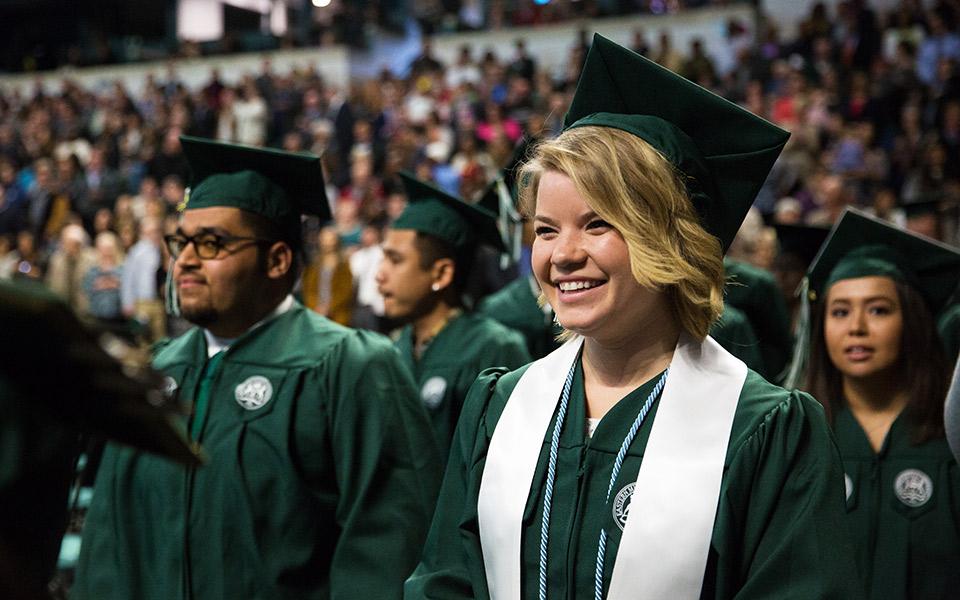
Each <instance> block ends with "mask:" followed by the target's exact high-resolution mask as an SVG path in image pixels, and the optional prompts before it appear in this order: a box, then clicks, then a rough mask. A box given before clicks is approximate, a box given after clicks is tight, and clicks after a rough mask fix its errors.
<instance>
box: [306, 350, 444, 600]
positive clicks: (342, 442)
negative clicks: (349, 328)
mask: <svg viewBox="0 0 960 600" xmlns="http://www.w3.org/2000/svg"><path fill="white" fill-rule="evenodd" d="M341 351H342V352H343V355H342V356H341V357H339V360H331V361H330V362H329V363H328V364H330V365H331V366H330V370H331V372H328V373H325V374H324V375H323V376H324V377H326V378H328V381H329V382H330V386H331V390H332V391H333V392H334V393H333V394H332V395H331V396H332V397H333V398H336V399H337V400H336V404H335V406H334V407H333V410H332V411H331V415H330V419H331V437H330V443H331V444H332V446H333V456H334V461H335V470H336V482H337V491H338V500H337V505H336V521H337V524H338V526H339V529H340V536H339V538H338V540H337V542H336V546H335V548H334V549H333V556H332V560H331V566H330V597H332V598H357V599H360V598H364V599H365V598H378V599H379V598H399V597H400V596H401V594H402V588H403V581H404V580H405V579H406V577H407V576H408V575H409V574H410V572H411V571H412V570H413V567H414V566H415V565H416V560H417V556H418V555H419V552H420V550H421V548H422V547H423V540H424V538H425V537H426V532H427V528H428V526H429V523H430V516H431V514H432V511H433V507H434V502H435V501H436V493H437V489H438V487H439V483H440V466H439V465H440V462H439V456H438V453H437V448H436V444H435V442H434V441H433V434H432V432H431V430H430V424H429V422H428V421H427V416H426V413H425V412H424V411H423V408H422V406H421V405H420V402H419V400H418V398H417V393H416V389H415V387H414V383H413V379H412V378H411V376H410V375H409V374H408V373H407V372H406V371H405V370H404V368H403V366H402V365H401V363H400V355H399V353H398V352H397V351H396V350H395V349H394V348H393V347H392V345H390V343H389V341H388V340H386V339H385V338H380V337H379V336H377V337H374V336H372V335H367V334H363V333H358V334H357V336H356V337H353V338H351V339H350V340H349V341H348V342H347V343H345V344H344V347H343V348H342V349H341Z"/></svg>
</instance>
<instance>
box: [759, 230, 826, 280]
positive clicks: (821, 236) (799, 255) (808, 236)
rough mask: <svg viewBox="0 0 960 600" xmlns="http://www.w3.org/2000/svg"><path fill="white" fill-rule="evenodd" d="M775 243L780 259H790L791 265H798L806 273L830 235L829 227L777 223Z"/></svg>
mask: <svg viewBox="0 0 960 600" xmlns="http://www.w3.org/2000/svg"><path fill="white" fill-rule="evenodd" d="M773 227H774V229H776V230H777V241H778V242H779V244H780V255H779V256H780V257H790V259H791V261H793V262H792V263H791V264H800V265H802V266H801V267H799V268H798V270H800V269H802V270H803V271H806V270H807V268H808V267H809V266H810V263H812V262H813V259H814V258H815V257H816V256H817V252H819V251H820V247H821V246H823V242H824V241H825V240H826V239H827V235H829V234H830V228H829V227H819V226H815V225H787V224H781V223H777V224H776V225H774V226H773Z"/></svg>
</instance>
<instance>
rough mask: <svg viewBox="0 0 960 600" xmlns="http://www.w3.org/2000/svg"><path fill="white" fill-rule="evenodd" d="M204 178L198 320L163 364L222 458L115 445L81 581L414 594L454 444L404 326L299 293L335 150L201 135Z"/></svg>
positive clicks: (198, 148)
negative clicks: (407, 362)
mask: <svg viewBox="0 0 960 600" xmlns="http://www.w3.org/2000/svg"><path fill="white" fill-rule="evenodd" d="M182 142H183V149H184V152H185V154H186V156H187V158H188V159H189V161H190V165H191V169H192V171H193V175H194V181H195V183H196V185H195V186H194V188H193V190H192V193H191V194H190V197H189V199H188V200H187V201H186V202H185V206H184V207H183V211H182V216H181V220H180V224H179V227H178V229H177V231H176V232H175V233H174V234H172V235H168V236H167V237H166V238H165V243H166V245H167V248H168V250H169V251H170V254H171V256H172V257H173V258H174V264H173V268H172V283H173V284H174V288H175V289H174V292H175V299H176V300H177V302H176V304H178V305H179V312H180V314H181V315H182V316H183V317H184V318H186V319H187V320H188V321H190V322H192V323H193V324H195V325H196V327H194V328H193V329H191V330H190V331H188V332H187V333H185V334H184V335H182V336H180V337H178V338H176V339H174V340H171V341H169V342H167V343H165V344H162V345H161V346H160V347H159V349H158V350H157V353H156V355H155V359H154V366H155V367H156V368H157V369H158V370H161V371H163V372H164V373H165V374H166V376H167V377H168V380H167V383H168V389H169V390H171V392H172V393H176V394H178V395H179V398H180V401H181V402H182V403H183V404H184V405H185V406H187V407H189V408H190V409H191V410H190V413H191V414H190V417H189V419H187V420H186V422H185V423H184V425H185V427H186V429H187V431H188V433H189V435H190V437H191V438H192V439H193V440H194V441H195V442H196V443H199V444H201V445H202V446H203V448H204V449H205V451H206V454H207V455H208V457H209V460H208V463H207V464H206V466H204V467H201V468H198V469H185V468H183V467H180V466H178V465H175V464H173V463H171V462H169V461H164V460H162V459H158V458H154V457H151V456H147V455H144V454H142V453H138V452H135V451H132V450H128V449H123V448H120V447H114V446H111V447H109V448H108V450H107V452H106V453H105V456H104V459H103V464H102V466H101V469H100V473H99V474H98V477H97V484H96V490H95V493H94V501H93V505H92V507H91V509H90V512H89V513H88V516H87V523H86V526H85V530H84V538H83V547H82V550H81V557H80V564H79V567H78V570H77V571H78V578H77V585H76V587H75V593H74V597H75V598H80V599H83V598H96V599H102V598H106V599H110V598H117V599H120V598H124V599H127V598H138V599H143V600H151V599H157V600H160V599H163V600H167V599H170V598H203V599H206V598H330V597H337V598H399V597H400V596H401V594H402V584H403V580H404V578H405V577H406V576H407V575H408V574H409V573H410V571H412V569H413V567H414V565H415V563H416V561H417V558H418V556H419V553H420V548H421V546H422V544H423V541H424V539H425V536H426V531H427V527H428V524H429V519H430V516H431V513H432V510H433V503H434V500H435V496H436V492H437V488H438V486H439V477H440V473H439V459H438V455H437V451H436V447H435V444H434V442H433V440H432V437H431V431H430V425H429V422H428V420H427V417H426V414H425V412H424V410H423V408H422V407H421V406H420V404H419V401H418V399H417V392H416V389H415V387H414V383H413V380H412V379H411V377H410V375H409V374H408V373H407V372H406V371H405V370H404V368H403V367H402V365H401V362H400V357H399V354H398V353H397V351H396V350H394V349H393V347H392V346H391V344H390V342H389V340H387V339H386V338H385V337H382V336H380V335H378V334H375V333H371V332H361V331H355V330H352V329H347V328H345V327H341V326H339V325H336V324H334V323H332V322H330V321H328V320H327V319H325V318H323V317H320V316H319V315H316V314H315V313H313V312H312V311H309V310H307V309H305V308H304V307H303V306H302V305H301V304H300V303H298V302H297V301H296V300H295V299H294V298H293V296H291V295H290V292H291V290H292V289H293V286H294V284H295V282H296V279H297V277H298V275H299V272H300V265H301V264H302V261H301V259H300V257H299V252H300V249H301V220H300V215H301V213H304V212H306V213H313V214H317V215H320V216H321V219H323V218H329V210H328V208H327V203H326V199H325V198H324V193H323V181H322V177H321V172H320V164H319V159H318V158H317V157H316V156H313V155H308V154H294V153H286V152H279V151H274V150H265V149H257V148H250V147H244V146H235V145H230V144H221V143H216V142H212V141H209V140H201V139H197V138H188V137H184V138H183V139H182Z"/></svg>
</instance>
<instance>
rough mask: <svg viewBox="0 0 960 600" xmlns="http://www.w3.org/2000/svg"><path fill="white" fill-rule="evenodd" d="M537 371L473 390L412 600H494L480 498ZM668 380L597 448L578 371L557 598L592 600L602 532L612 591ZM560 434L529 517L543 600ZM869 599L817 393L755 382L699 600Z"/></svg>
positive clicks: (553, 581)
mask: <svg viewBox="0 0 960 600" xmlns="http://www.w3.org/2000/svg"><path fill="white" fill-rule="evenodd" d="M524 371H525V369H520V370H518V371H514V372H512V373H507V372H506V371H505V370H503V369H491V370H489V371H485V372H484V373H483V374H482V375H481V376H480V377H479V378H478V380H477V382H476V384H475V385H474V387H473V388H471V391H470V395H469V397H468V399H467V403H466V405H465V407H464V411H463V415H462V417H461V419H460V424H459V426H458V429H457V432H456V435H455V437H454V440H453V447H452V450H451V453H450V458H449V464H448V466H447V473H446V478H445V479H444V483H443V487H442V489H441V493H440V500H439V503H438V506H437V512H436V514H435V515H434V520H433V524H432V526H431V529H430V535H429V537H428V539H427V545H426V549H425V551H424V556H423V560H422V562H421V563H420V565H419V566H418V567H417V570H416V571H415V572H414V574H413V575H412V576H411V578H410V579H409V580H407V584H406V588H405V592H406V593H405V597H406V598H409V599H413V598H437V599H439V598H443V599H448V600H449V599H454V598H488V597H489V594H488V590H487V580H486V576H485V570H484V560H483V554H482V550H481V546H480V536H479V529H478V516H477V499H478V494H479V489H480V483H481V478H482V476H483V471H484V464H485V460H486V455H487V450H488V446H489V444H490V439H491V437H492V436H493V432H494V428H495V427H496V425H497V422H498V420H499V418H500V416H501V413H502V411H503V409H504V406H505V405H506V402H507V399H508V398H509V397H510V394H511V392H512V391H513V388H514V387H515V386H516V384H517V382H518V381H519V379H520V377H521V375H522V374H523V372H524ZM564 375H565V374H562V373H561V374H558V377H561V378H562V377H564ZM657 379H659V376H657V377H654V378H653V379H651V380H650V381H649V382H647V383H645V384H644V385H642V386H640V387H639V388H638V389H636V390H634V391H633V392H632V393H630V394H628V395H627V396H626V397H624V398H623V399H622V400H621V401H620V402H618V403H617V404H616V405H615V406H614V407H613V408H612V409H610V411H609V412H608V413H607V414H606V415H605V416H604V418H603V419H602V420H601V421H600V423H599V425H598V427H597V429H596V431H595V433H594V435H593V437H592V438H587V437H586V435H585V423H586V406H585V398H584V394H583V375H582V367H580V366H579V365H578V367H577V370H576V374H575V378H574V381H573V386H572V392H571V396H570V407H569V412H568V415H567V422H566V424H565V426H564V428H563V432H562V435H561V438H560V443H559V453H558V460H557V476H556V482H555V488H554V494H553V506H552V517H551V524H550V544H549V549H548V553H549V556H550V557H551V559H550V560H549V573H548V596H549V597H550V598H554V599H559V598H565V599H571V600H572V599H581V598H593V596H594V569H595V562H596V556H597V545H598V538H599V534H600V529H601V527H603V528H606V530H607V533H608V536H609V537H608V540H607V551H606V559H605V561H604V566H605V569H604V575H603V588H604V594H606V593H607V591H608V586H609V584H610V577H611V574H612V573H613V568H614V564H615V558H616V554H617V546H618V544H619V542H620V536H621V534H622V529H621V527H622V526H623V524H624V523H625V521H626V516H627V515H628V514H629V508H628V506H629V499H630V497H631V496H630V490H632V488H630V486H631V485H632V484H633V483H634V481H635V479H636V476H637V472H638V471H639V468H640V463H641V462H642V460H643V453H644V448H645V447H646V444H647V440H648V438H649V435H650V431H651V428H652V426H653V423H654V421H655V419H656V411H657V407H658V404H659V403H655V404H654V405H653V409H652V410H651V413H650V414H649V415H648V416H647V418H646V420H645V421H644V424H643V426H642V427H641V428H640V430H639V434H638V435H637V438H636V439H635V440H634V443H633V444H632V446H631V447H630V450H629V452H628V453H627V456H626V459H625V461H624V463H623V468H622V470H621V472H620V476H619V478H618V481H617V482H616V483H615V485H614V487H613V491H612V493H611V498H610V500H611V502H610V504H607V503H606V502H605V495H606V492H607V487H608V485H609V478H610V474H611V469H612V463H613V461H614V457H615V456H616V454H617V451H618V450H619V447H620V445H621V443H622V441H623V439H624V437H625V436H626V434H627V431H628V429H629V428H630V426H631V424H632V422H633V420H634V419H635V417H636V416H637V413H638V411H639V409H640V407H641V406H642V404H643V402H644V400H645V399H646V397H647V395H648V394H649V392H650V391H651V390H652V389H653V387H654V385H655V383H656V381H657ZM551 423H553V420H551ZM551 433H552V425H551V427H550V428H548V431H547V432H546V435H545V437H544V441H543V445H542V451H541V454H540V458H539V462H538V466H537V469H536V473H535V474H534V485H533V488H532V489H533V493H531V494H530V495H529V497H528V499H527V504H526V508H525V511H524V517H523V536H522V541H521V544H522V546H521V548H522V549H521V553H522V562H523V564H522V568H521V570H522V573H523V575H522V580H521V590H522V591H521V597H523V598H536V597H537V581H538V564H539V558H538V555H539V546H540V526H541V516H542V506H543V483H544V481H545V478H546V465H547V458H548V454H549V448H550V442H549V439H550V435H551ZM691 443H695V441H694V440H692V441H691ZM618 497H619V498H620V499H619V500H618ZM650 568H654V569H655V568H656V566H655V565H652V566H651V567H650ZM861 595H862V592H861V590H860V587H859V582H858V580H857V577H856V574H855V571H854V563H853V557H852V552H851V550H850V547H849V542H848V540H847V538H846V534H845V530H844V508H843V476H842V471H841V465H840V459H839V456H838V455H837V451H836V446H835V444H834V442H833V440H832V438H831V435H830V431H829V427H828V425H827V423H826V421H825V419H824V417H823V410H822V408H821V406H820V405H819V404H818V403H817V402H816V401H814V400H813V399H812V398H810V397H809V396H807V395H805V394H802V393H799V392H793V393H790V392H787V391H785V390H783V389H782V388H779V387H776V386H774V385H771V384H769V383H767V382H766V381H764V380H763V379H762V378H761V377H760V376H759V375H757V374H756V373H753V372H749V373H748V375H747V380H746V382H745V383H744V386H743V390H742V393H741V395H740V399H739V404H738V406H737V409H736V413H735V415H734V421H733V429H732V433H731V438H730V443H729V447H728V451H727V455H726V460H725V464H724V477H723V480H722V484H721V491H720V501H719V505H718V514H717V518H716V521H715V523H714V527H713V535H712V541H711V545H710V551H709V555H708V559H707V564H706V572H705V577H704V582H703V588H702V593H701V596H700V597H701V598H703V599H726V598H776V599H783V598H796V599H798V600H799V599H803V600H809V599H811V598H818V599H822V598H837V599H841V598H842V599H844V600H847V599H850V598H860V597H861Z"/></svg>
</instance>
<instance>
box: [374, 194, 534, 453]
mask: <svg viewBox="0 0 960 600" xmlns="http://www.w3.org/2000/svg"><path fill="white" fill-rule="evenodd" d="M404 184H405V186H406V191H407V196H408V198H409V205H408V206H407V208H406V209H405V210H404V212H403V214H401V215H400V217H399V218H398V219H397V220H396V221H395V222H394V223H393V225H391V227H390V229H389V230H388V231H387V234H386V237H385V238H384V241H383V255H384V258H383V261H382V262H381V265H380V270H379V272H378V273H377V283H378V285H379V289H380V293H381V294H383V300H384V310H385V312H386V315H387V317H389V318H391V319H397V320H399V321H402V322H404V323H406V325H405V326H404V327H403V329H402V330H401V332H400V336H399V338H398V339H397V341H396V346H397V348H398V349H399V350H400V354H401V355H402V356H403V362H404V364H406V366H407V368H408V369H409V370H410V372H411V373H412V374H413V376H414V379H415V380H416V382H417V385H418V386H419V388H420V400H421V402H422V403H423V405H424V406H425V407H426V409H427V412H428V413H429V414H430V420H431V422H432V423H433V428H434V433H435V434H436V439H437V442H438V444H439V446H440V450H441V452H442V453H443V456H444V457H445V456H446V451H447V450H448V449H449V447H450V439H451V437H453V430H454V428H455V427H456V424H457V419H458V418H459V417H460V409H461V408H462V406H463V400H464V398H465V397H466V395H467V389H469V387H470V385H471V384H472V383H473V382H474V380H475V379H476V378H477V375H478V374H479V373H480V371H482V370H484V369H486V368H489V367H495V366H502V367H508V368H516V367H519V366H521V365H524V364H526V363H527V362H529V360H530V357H529V354H528V353H527V350H526V346H525V344H524V341H523V339H522V338H521V336H520V335H519V334H518V333H516V332H515V331H512V330H510V329H507V328H506V327H504V326H503V325H501V324H499V323H497V322H496V321H494V320H493V319H490V318H488V317H485V316H483V315H480V314H478V313H475V312H472V311H470V310H469V307H468V306H466V302H465V299H464V290H465V289H466V287H467V282H468V280H469V277H470V268H471V263H472V259H473V256H474V253H475V250H476V248H477V245H478V244H489V245H491V246H493V247H494V248H496V249H497V250H503V240H502V238H501V237H500V233H499V232H498V231H497V227H496V222H495V220H494V217H493V215H491V214H490V213H489V212H487V211H485V210H483V209H481V208H477V207H475V206H471V205H469V204H467V203H465V202H463V201H461V200H459V199H457V198H454V197H453V196H450V195H449V194H446V193H445V192H443V191H441V190H439V189H437V188H435V187H433V186H431V185H429V184H426V183H424V182H421V181H418V180H416V179H414V178H412V177H409V176H406V175H404Z"/></svg>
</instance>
